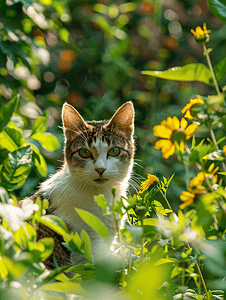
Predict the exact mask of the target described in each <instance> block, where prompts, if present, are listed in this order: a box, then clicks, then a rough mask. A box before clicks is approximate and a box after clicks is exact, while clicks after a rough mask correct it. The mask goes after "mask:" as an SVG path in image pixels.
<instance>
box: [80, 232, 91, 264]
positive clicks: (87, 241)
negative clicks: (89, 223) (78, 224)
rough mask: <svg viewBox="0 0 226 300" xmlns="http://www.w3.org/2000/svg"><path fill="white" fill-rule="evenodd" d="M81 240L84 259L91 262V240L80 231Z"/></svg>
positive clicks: (85, 233)
mask: <svg viewBox="0 0 226 300" xmlns="http://www.w3.org/2000/svg"><path fill="white" fill-rule="evenodd" d="M81 239H82V241H83V249H84V254H85V256H86V258H87V259H88V260H89V261H91V260H92V245H91V240H90V237H89V235H88V234H87V232H86V231H85V230H84V229H82V231H81Z"/></svg>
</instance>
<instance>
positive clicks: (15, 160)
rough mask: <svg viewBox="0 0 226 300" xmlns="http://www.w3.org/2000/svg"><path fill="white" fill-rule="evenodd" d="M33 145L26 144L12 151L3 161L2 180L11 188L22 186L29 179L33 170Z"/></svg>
mask: <svg viewBox="0 0 226 300" xmlns="http://www.w3.org/2000/svg"><path fill="white" fill-rule="evenodd" d="M31 155H32V149H31V147H30V146H29V145H28V146H25V147H23V148H19V149H18V150H15V151H14V152H12V153H9V157H8V158H6V159H5V160H4V162H3V167H2V172H1V180H2V183H3V184H4V186H5V187H6V188H7V189H9V190H15V189H18V188H20V187H21V186H22V185H23V184H24V182H25V180H26V179H27V177H28V175H29V173H30V170H31V165H30V162H31Z"/></svg>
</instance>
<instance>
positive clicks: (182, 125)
mask: <svg viewBox="0 0 226 300" xmlns="http://www.w3.org/2000/svg"><path fill="white" fill-rule="evenodd" d="M187 125H188V121H187V120H185V118H182V119H181V121H180V127H181V128H182V129H185V128H186V127H187Z"/></svg>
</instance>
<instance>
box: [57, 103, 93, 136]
mask: <svg viewBox="0 0 226 300" xmlns="http://www.w3.org/2000/svg"><path fill="white" fill-rule="evenodd" d="M62 121H63V127H64V134H65V136H66V138H67V139H69V138H70V137H73V136H75V135H78V134H80V133H81V131H83V130H85V129H86V127H87V125H88V124H87V123H86V121H85V120H84V119H83V117H82V116H81V115H80V113H79V112H78V111H77V110H76V109H75V108H74V107H73V106H71V105H70V104H68V103H64V105H63V109H62Z"/></svg>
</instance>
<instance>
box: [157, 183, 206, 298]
mask: <svg viewBox="0 0 226 300" xmlns="http://www.w3.org/2000/svg"><path fill="white" fill-rule="evenodd" d="M159 191H160V193H161V194H162V196H163V198H164V199H165V201H166V203H167V205H168V207H169V209H170V210H172V207H171V206H170V204H169V202H168V200H167V198H166V195H165V194H164V193H163V192H162V190H161V188H159ZM172 211H173V210H172ZM188 247H189V248H191V247H190V246H189V245H188ZM195 264H196V266H197V269H198V272H199V275H200V278H201V281H202V284H203V287H204V290H205V293H206V296H207V298H208V299H209V300H211V299H210V297H209V295H208V292H207V288H206V284H205V280H204V278H203V276H202V272H201V269H200V267H199V264H198V262H197V260H195Z"/></svg>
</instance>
